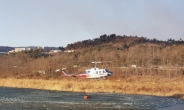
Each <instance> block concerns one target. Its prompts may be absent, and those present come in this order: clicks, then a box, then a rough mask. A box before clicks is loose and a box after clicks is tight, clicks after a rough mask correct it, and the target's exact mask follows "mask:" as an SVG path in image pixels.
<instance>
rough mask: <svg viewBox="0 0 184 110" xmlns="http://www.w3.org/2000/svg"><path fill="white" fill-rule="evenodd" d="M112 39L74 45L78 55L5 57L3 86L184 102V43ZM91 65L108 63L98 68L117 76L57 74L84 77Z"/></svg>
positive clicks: (36, 52)
mask: <svg viewBox="0 0 184 110" xmlns="http://www.w3.org/2000/svg"><path fill="white" fill-rule="evenodd" d="M110 36H111V37H110ZM110 36H106V37H104V38H103V37H100V38H96V40H88V41H81V42H76V43H73V44H69V45H68V46H67V47H66V49H75V51H74V52H70V53H67V52H66V53H65V52H63V53H57V54H53V55H48V56H43V55H42V53H41V52H42V51H40V50H31V51H25V52H20V53H15V54H9V55H1V56H0V61H1V63H0V79H1V83H0V86H7V87H23V88H36V89H49V90H61V91H78V92H113V93H126V94H146V95H157V96H171V97H179V98H182V97H183V98H184V89H183V84H184V43H183V41H175V40H168V41H158V40H156V39H153V40H149V39H146V38H143V37H132V36H131V37H123V36H114V37H112V35H110ZM102 39H103V40H102ZM84 42H87V43H84ZM91 61H101V62H103V63H102V64H99V65H97V67H99V68H108V69H109V70H110V71H112V72H113V75H112V76H111V77H108V78H107V79H106V80H98V81H94V80H90V79H78V78H74V77H64V76H62V75H61V73H60V72H56V71H55V70H56V69H61V68H66V71H67V72H68V73H72V74H79V73H83V72H84V71H85V69H88V68H91V67H94V65H93V64H91V63H90V62H91ZM132 65H134V66H133V67H132Z"/></svg>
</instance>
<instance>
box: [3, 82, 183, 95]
mask: <svg viewBox="0 0 184 110" xmlns="http://www.w3.org/2000/svg"><path fill="white" fill-rule="evenodd" d="M174 80H175V79H174ZM170 81H171V80H170ZM0 86H4V87H17V88H34V89H45V90H57V91H73V92H109V93H126V94H144V95H155V96H169V97H177V98H184V88H183V86H184V84H183V82H181V81H178V83H176V82H173V81H172V82H167V83H166V82H165V83H164V82H163V83H160V82H157V83H155V82H150V81H146V82H144V81H125V80H91V79H73V78H69V79H68V78H62V79H50V80H44V79H16V78H1V79H0Z"/></svg>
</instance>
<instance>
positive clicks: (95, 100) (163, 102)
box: [0, 87, 184, 110]
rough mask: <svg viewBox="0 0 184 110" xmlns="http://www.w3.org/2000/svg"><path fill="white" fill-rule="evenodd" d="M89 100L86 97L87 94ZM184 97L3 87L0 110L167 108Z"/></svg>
mask: <svg viewBox="0 0 184 110" xmlns="http://www.w3.org/2000/svg"><path fill="white" fill-rule="evenodd" d="M86 94H87V95H90V96H91V98H90V99H84V98H83V96H84V95H86ZM174 106H181V108H182V107H184V100H182V99H177V98H166V97H156V96H145V95H127V94H113V93H81V92H60V91H48V90H36V89H20V88H6V87H0V110H22V109H24V110H33V109H34V110H40V109H47V110H58V109H59V110H86V109H87V110H118V109H119V110H162V109H163V110H166V108H167V109H170V110H171V109H172V107H174Z"/></svg>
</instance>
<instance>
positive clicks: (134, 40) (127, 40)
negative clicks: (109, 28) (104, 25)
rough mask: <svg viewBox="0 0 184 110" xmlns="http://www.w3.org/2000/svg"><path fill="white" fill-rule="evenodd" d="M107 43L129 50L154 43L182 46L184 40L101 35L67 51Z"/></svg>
mask: <svg viewBox="0 0 184 110" xmlns="http://www.w3.org/2000/svg"><path fill="white" fill-rule="evenodd" d="M107 43H113V44H122V45H121V47H123V48H128V47H131V46H133V45H136V44H141V43H152V44H157V45H164V46H169V45H181V44H184V41H183V40H182V39H180V40H178V41H176V40H174V39H168V40H167V41H161V40H157V39H147V38H145V37H137V36H127V35H123V36H120V35H116V34H111V35H106V34H104V35H101V36H100V37H99V38H95V39H92V40H91V39H89V40H84V41H78V42H75V43H72V44H68V45H67V47H66V49H81V48H87V47H93V46H97V45H101V44H107Z"/></svg>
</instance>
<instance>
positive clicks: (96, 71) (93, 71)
mask: <svg viewBox="0 0 184 110" xmlns="http://www.w3.org/2000/svg"><path fill="white" fill-rule="evenodd" d="M91 63H94V64H95V67H93V68H90V69H86V70H85V72H84V73H82V74H78V75H74V74H68V73H66V71H65V69H66V68H63V69H62V71H61V72H62V74H63V75H64V76H68V77H78V78H93V79H98V78H102V79H106V77H108V76H111V75H112V74H113V72H111V71H109V70H108V69H107V68H102V69H100V68H97V67H96V65H97V63H101V62H91Z"/></svg>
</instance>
